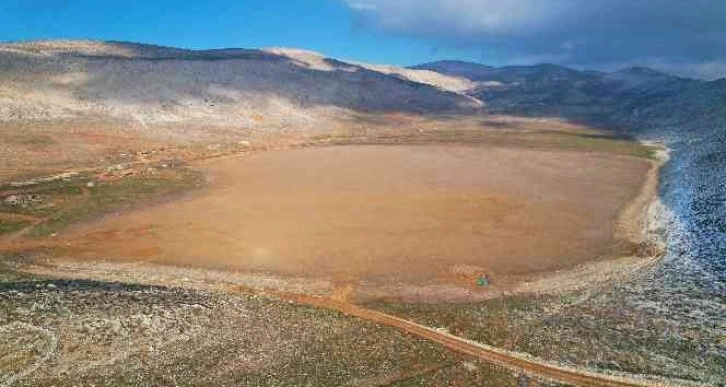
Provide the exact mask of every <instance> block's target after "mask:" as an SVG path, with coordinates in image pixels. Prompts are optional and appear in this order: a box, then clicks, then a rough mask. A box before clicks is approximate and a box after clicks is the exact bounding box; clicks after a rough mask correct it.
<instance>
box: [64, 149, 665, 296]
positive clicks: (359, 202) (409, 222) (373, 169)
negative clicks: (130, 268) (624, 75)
mask: <svg viewBox="0 0 726 387" xmlns="http://www.w3.org/2000/svg"><path fill="white" fill-rule="evenodd" d="M649 167H650V163H649V162H648V161H647V160H644V159H638V158H634V157H629V156H617V155H611V154H610V155H608V154H598V153H585V152H573V151H569V152H560V151H543V150H535V149H517V148H504V147H493V146H485V145H480V146H456V145H449V146H446V145H421V146H411V145H395V146H381V145H355V146H334V147H318V148H309V149H293V150H283V151H272V152H263V153H254V154H250V155H247V156H244V157H236V158H226V159H218V160H211V161H209V162H207V163H206V165H204V166H203V167H202V168H203V169H204V170H205V171H206V172H207V173H208V174H209V176H210V178H211V184H210V186H209V187H208V188H207V189H206V190H204V191H202V192H200V193H198V194H195V195H193V196H191V197H188V198H185V199H182V200H180V201H175V202H171V203H166V204H163V205H160V206H155V207H151V208H145V209H141V210H137V211H132V212H129V213H125V214H121V215H118V216H111V217H106V218H105V219H103V220H102V221H100V222H97V223H94V224H87V225H83V226H80V227H77V228H76V229H74V230H73V231H72V232H70V233H69V234H66V235H64V236H60V238H62V242H63V244H66V245H67V249H66V251H67V252H68V256H71V257H73V258H82V259H93V260H96V259H109V260H122V261H145V262H154V263H168V264H178V265H190V266H201V267H217V268H231V269H235V270H241V271H263V272H270V273H275V274H281V275H291V276H309V277H317V278H327V279H331V280H333V281H336V282H342V283H346V284H347V283H359V282H361V281H364V282H375V283H387V284H398V283H410V284H423V283H432V282H445V283H452V282H454V283H456V282H457V281H458V280H459V277H461V276H462V275H463V276H466V275H467V273H476V275H481V274H487V275H490V276H493V277H494V278H497V277H501V278H504V277H511V276H517V277H519V276H522V275H530V274H534V273H542V272H547V271H553V270H557V269H562V268H569V267H573V266H576V265H578V264H581V263H584V262H586V261H588V260H592V259H594V258H597V257H603V256H608V255H610V254H612V253H613V247H614V245H615V244H616V241H615V237H614V234H615V228H616V223H617V222H616V219H617V216H618V214H619V212H620V210H621V209H623V208H624V206H625V204H626V203H627V202H628V201H629V199H631V198H633V197H634V196H635V195H636V194H637V192H638V191H639V189H640V187H641V185H642V183H643V178H644V175H645V174H646V172H647V171H648V169H649Z"/></svg>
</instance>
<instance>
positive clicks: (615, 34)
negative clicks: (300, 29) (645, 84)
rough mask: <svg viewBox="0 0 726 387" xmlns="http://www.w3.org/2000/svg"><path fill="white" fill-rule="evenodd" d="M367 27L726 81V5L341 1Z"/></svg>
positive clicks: (533, 55)
mask: <svg viewBox="0 0 726 387" xmlns="http://www.w3.org/2000/svg"><path fill="white" fill-rule="evenodd" d="M343 1H345V2H346V3H348V5H349V6H350V7H351V8H352V9H353V10H354V11H355V12H356V13H357V14H358V15H360V16H361V17H362V18H363V19H364V20H365V21H366V22H368V23H369V25H372V26H374V27H376V28H379V29H382V30H384V31H388V32H390V33H394V34H401V35H409V36H417V37H423V38H428V39H430V40H431V41H432V42H434V43H435V44H437V45H448V46H455V47H467V48H477V49H480V50H482V52H483V53H484V56H485V57H486V56H490V55H491V56H492V57H494V56H502V55H504V56H506V57H509V58H512V59H513V60H515V61H520V62H533V61H552V62H558V63H563V64H570V65H582V66H593V67H604V68H607V67H612V66H614V65H621V64H636V63H639V64H659V65H660V66H661V67H663V68H667V69H670V70H677V71H679V72H681V73H686V74H689V75H696V76H703V77H707V78H712V77H718V76H726V1H723V0H647V1H646V0H644V1H638V0H636V1H633V0H588V1H581V0H426V1H421V0H343Z"/></svg>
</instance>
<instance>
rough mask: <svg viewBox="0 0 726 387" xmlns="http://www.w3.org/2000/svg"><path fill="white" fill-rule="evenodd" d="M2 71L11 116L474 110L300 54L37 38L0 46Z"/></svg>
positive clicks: (244, 122)
mask: <svg viewBox="0 0 726 387" xmlns="http://www.w3.org/2000/svg"><path fill="white" fill-rule="evenodd" d="M0 69H1V71H0V117H2V119H3V120H27V119H35V118H41V119H52V118H72V117H78V116H105V117H114V118H122V119H128V118H131V119H134V120H137V121H143V122H144V123H146V124H148V123H153V122H180V121H209V123H215V124H227V125H234V126H252V125H254V124H255V123H256V122H258V121H259V120H260V118H259V117H260V116H262V117H264V118H265V120H266V121H270V122H272V123H285V122H286V123H289V124H290V125H295V124H305V123H309V121H311V120H312V121H315V120H316V119H317V118H318V116H326V115H327V116H330V115H335V114H341V112H346V111H357V112H405V113H416V114H422V113H425V114H437V113H445V112H453V111H459V110H461V109H470V108H473V107H476V104H475V103H474V102H472V100H471V99H470V98H467V97H465V96H462V95H459V94H456V93H453V92H448V91H444V90H442V89H440V88H438V87H435V86H431V85H428V84H423V83H418V82H414V81H411V80H409V79H407V78H405V77H402V76H390V75H387V74H385V73H383V72H378V71H372V70H369V69H367V68H365V67H363V66H360V65H354V64H349V63H345V62H341V61H338V60H333V59H329V58H325V57H322V56H320V55H318V54H314V53H307V52H304V51H299V50H280V49H272V50H245V49H222V50H205V51H193V50H184V49H176V48H167V47H157V46H150V45H140V44H132V43H115V42H77V41H59V42H33V43H18V44H2V45H0ZM438 77H439V78H445V76H438ZM429 83H430V82H429ZM312 112H316V113H314V114H313V113H312ZM317 112H321V113H319V114H318V113H317Z"/></svg>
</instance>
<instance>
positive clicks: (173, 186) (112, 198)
mask: <svg viewBox="0 0 726 387" xmlns="http://www.w3.org/2000/svg"><path fill="white" fill-rule="evenodd" d="M203 181H204V179H203V176H202V174H201V173H200V172H197V171H193V170H190V169H185V168H181V169H176V170H173V171H167V172H165V173H160V174H157V175H154V176H144V175H139V176H130V177H126V178H123V179H120V180H116V181H110V182H101V183H96V184H95V185H94V186H93V187H87V188H85V189H86V190H87V191H86V192H87V194H85V195H84V194H83V191H78V190H80V189H81V188H79V187H64V188H63V189H60V188H56V191H55V194H52V195H51V198H52V199H55V200H56V201H57V203H58V205H56V206H55V207H54V208H52V210H51V211H49V209H48V208H46V209H44V210H43V212H45V213H48V212H53V214H52V215H51V218H50V219H49V220H48V221H47V222H45V223H42V224H40V225H38V226H37V227H36V228H34V229H33V231H32V232H31V233H30V235H31V236H47V235H51V234H54V233H58V232H60V231H61V230H63V229H65V228H66V227H68V226H69V225H71V224H73V223H77V222H81V221H84V220H89V219H92V218H94V217H97V216H100V215H103V214H107V213H110V212H114V211H121V210H127V209H129V208H132V207H135V206H139V205H142V204H144V203H147V202H149V201H153V200H158V199H160V198H163V197H168V196H170V195H174V194H179V193H182V192H185V191H188V190H191V189H193V188H196V187H199V186H201V185H202V184H203ZM83 184H86V183H83Z"/></svg>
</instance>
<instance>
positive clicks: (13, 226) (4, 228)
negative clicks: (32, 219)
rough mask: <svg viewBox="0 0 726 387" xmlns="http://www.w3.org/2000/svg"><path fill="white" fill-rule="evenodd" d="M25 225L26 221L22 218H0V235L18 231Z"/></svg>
mask: <svg viewBox="0 0 726 387" xmlns="http://www.w3.org/2000/svg"><path fill="white" fill-rule="evenodd" d="M27 225H28V222H26V221H22V220H12V219H0V235H4V234H11V233H14V232H17V231H20V230H22V229H23V227H25V226H27Z"/></svg>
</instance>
